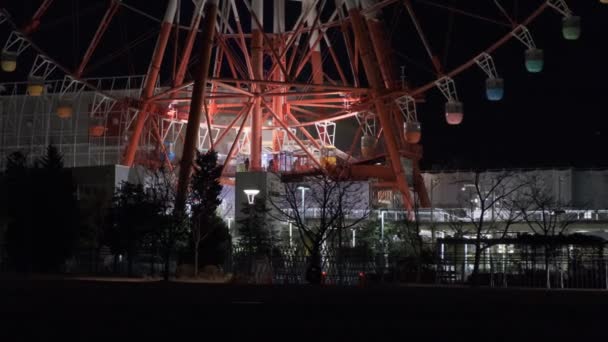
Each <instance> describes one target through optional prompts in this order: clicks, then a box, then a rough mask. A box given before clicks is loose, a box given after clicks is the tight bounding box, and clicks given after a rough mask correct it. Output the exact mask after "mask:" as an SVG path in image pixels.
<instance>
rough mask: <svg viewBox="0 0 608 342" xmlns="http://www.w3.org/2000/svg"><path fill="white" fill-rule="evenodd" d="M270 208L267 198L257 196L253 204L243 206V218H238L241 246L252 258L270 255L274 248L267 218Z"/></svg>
mask: <svg viewBox="0 0 608 342" xmlns="http://www.w3.org/2000/svg"><path fill="white" fill-rule="evenodd" d="M269 211H270V210H269V209H268V208H267V207H266V200H265V199H263V198H260V197H258V198H256V199H255V201H254V203H253V204H247V205H246V206H244V207H243V209H242V213H243V214H244V215H245V216H244V217H243V218H241V219H239V220H237V221H236V222H237V224H238V232H239V246H240V247H242V248H243V250H244V251H246V253H247V255H248V256H249V257H250V258H254V257H257V256H268V257H269V256H270V250H271V248H272V242H273V241H272V238H273V236H272V233H271V232H270V230H269V228H268V226H267V224H266V220H267V216H266V214H267V213H268V212H269Z"/></svg>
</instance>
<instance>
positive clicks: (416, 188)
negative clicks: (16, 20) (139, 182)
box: [15, 0, 555, 210]
mask: <svg viewBox="0 0 608 342" xmlns="http://www.w3.org/2000/svg"><path fill="white" fill-rule="evenodd" d="M194 2H195V8H194V11H193V13H192V16H191V20H190V24H189V25H188V26H181V25H179V20H176V17H179V14H180V11H179V10H178V9H179V8H181V6H182V4H181V2H180V1H179V0H168V1H167V2H166V3H167V5H166V10H165V15H164V18H163V19H162V20H159V21H160V32H159V34H158V38H157V42H156V47H155V49H154V51H153V52H152V55H151V60H150V64H149V68H148V71H147V74H146V79H145V83H144V86H143V91H142V93H141V97H140V98H137V99H128V101H127V103H126V105H128V106H130V107H131V108H132V109H133V110H135V111H137V113H138V115H137V117H136V118H135V120H134V123H133V125H132V126H131V130H130V134H129V143H128V145H127V147H126V150H125V152H124V157H123V160H122V163H123V164H124V165H127V166H132V165H134V164H135V163H138V162H139V161H140V160H139V159H138V157H137V156H138V146H139V143H140V140H141V136H142V134H143V133H144V131H145V130H147V129H149V130H151V131H152V132H151V134H152V135H153V136H154V137H156V138H157V140H158V141H157V143H158V149H159V150H160V151H161V152H162V153H163V154H164V155H165V156H168V152H167V150H166V147H165V145H164V144H163V138H162V135H161V132H160V131H161V130H162V127H159V125H158V124H156V123H154V124H149V125H147V122H148V121H150V118H153V117H156V116H162V115H166V112H167V111H168V110H171V109H173V108H174V107H178V106H179V107H180V108H185V109H184V110H187V111H188V120H187V121H188V123H187V128H186V133H185V134H184V137H183V139H182V140H183V148H182V150H183V152H182V156H181V158H178V161H179V166H180V168H179V169H180V171H179V184H180V185H179V191H178V192H179V195H178V196H179V200H178V206H183V201H184V198H185V193H186V191H187V184H188V179H189V177H190V170H191V167H192V160H193V158H194V155H195V151H196V149H197V148H199V146H200V144H197V141H198V140H199V138H200V137H199V134H200V126H201V124H203V125H204V126H206V129H207V132H208V134H207V135H206V139H207V140H208V141H207V143H208V146H209V148H210V149H217V148H218V147H219V146H220V144H221V143H223V142H225V141H226V140H227V139H232V142H231V143H230V147H229V148H228V151H227V152H226V157H225V159H224V161H223V163H224V174H223V177H224V178H223V179H224V182H225V183H230V182H231V177H232V176H233V174H232V173H233V172H234V171H233V170H230V168H229V167H228V165H229V164H230V163H231V160H232V159H233V158H235V155H236V154H237V153H238V152H239V151H241V150H242V149H243V148H244V147H243V146H244V144H245V141H248V145H249V147H248V150H249V169H250V170H253V171H257V170H262V164H263V163H262V156H263V150H264V147H263V146H264V145H265V147H266V148H267V149H270V150H271V152H272V155H273V161H274V163H275V165H278V164H279V160H278V158H279V153H280V152H281V150H282V149H283V148H284V145H285V142H286V141H289V142H290V143H291V144H292V145H294V146H295V148H296V149H297V150H298V151H299V156H300V159H299V160H301V161H305V162H300V164H298V167H295V166H294V168H293V169H291V170H289V171H288V172H289V173H291V174H309V173H311V172H325V173H329V174H334V175H336V176H338V177H341V178H343V179H356V180H363V179H377V183H376V184H377V186H378V187H383V188H391V189H394V190H397V191H398V192H399V193H400V194H401V196H402V202H403V205H404V207H405V208H406V209H408V210H411V209H412V207H413V205H414V202H413V201H414V200H413V198H412V193H413V192H415V193H417V194H418V195H419V199H420V205H421V206H423V207H426V206H428V205H429V200H428V196H427V194H426V189H425V187H424V182H423V181H422V177H421V174H420V169H419V161H420V159H421V157H422V147H421V145H420V144H419V143H417V141H415V142H412V141H410V140H408V138H407V134H406V132H404V130H403V129H402V127H404V124H407V123H408V121H410V120H412V116H411V115H409V114H411V113H408V115H401V112H400V110H399V106H398V105H396V104H395V100H396V99H397V98H401V97H403V96H409V97H411V98H413V99H417V100H420V99H421V98H422V96H424V93H425V92H427V91H428V90H430V89H431V88H434V87H436V86H438V83H437V82H436V81H432V82H429V83H427V84H424V85H421V86H420V85H419V86H417V87H416V86H412V84H413V82H412V80H408V82H407V84H408V86H405V85H404V84H402V82H399V81H398V79H397V78H398V77H397V75H398V73H397V72H396V67H395V66H396V63H395V62H396V61H395V58H394V56H393V55H392V52H391V46H390V45H391V44H390V39H389V37H388V35H387V33H386V32H385V24H384V23H383V21H382V18H381V16H380V15H379V14H378V13H379V11H381V10H382V9H384V8H387V7H390V6H393V7H397V6H404V7H402V8H403V9H404V10H405V11H406V13H408V15H409V17H410V19H411V21H412V23H413V24H414V27H415V29H416V30H417V33H418V35H419V38H420V42H421V43H422V44H423V46H424V49H425V50H426V52H427V53H428V57H429V58H430V61H431V64H432V66H433V68H434V70H435V73H436V79H437V80H440V79H446V77H447V79H449V80H451V78H452V77H455V76H456V75H458V74H459V73H461V72H462V71H464V70H466V69H468V68H469V67H471V66H473V65H475V64H476V61H477V60H476V57H477V56H478V55H476V56H474V57H473V58H471V60H469V61H467V62H466V63H464V64H462V65H460V66H459V67H457V68H455V69H453V70H451V71H445V72H444V67H443V66H442V65H441V63H440V59H439V58H438V56H437V54H435V53H434V52H433V51H432V47H431V45H430V43H429V41H428V39H427V38H426V36H425V34H424V30H423V29H422V27H423V25H422V24H423V23H421V22H420V21H419V18H418V17H417V15H416V11H415V6H413V5H412V1H410V0H405V1H397V0H346V1H343V2H342V4H341V5H340V6H338V7H336V5H335V4H327V3H332V2H331V1H329V2H327V1H321V0H302V1H301V10H300V13H299V17H298V19H297V20H296V22H295V24H294V25H293V27H291V28H287V27H286V23H285V17H286V9H285V7H286V3H287V1H274V8H273V10H274V18H273V20H274V22H273V25H272V27H271V28H270V27H264V24H263V23H265V22H266V23H267V22H269V20H265V18H264V1H262V0H240V1H238V0H230V1H221V2H220V1H218V0H207V1H203V0H198V1H194ZM551 2H555V1H549V2H543V3H541V4H540V5H539V6H538V7H537V9H536V10H535V11H533V12H531V14H529V16H527V17H526V18H525V19H524V20H523V21H522V22H520V23H516V22H515V21H514V20H513V18H510V17H508V15H507V14H506V13H504V14H505V15H507V17H508V18H507V19H508V21H509V22H508V23H506V25H505V26H507V27H510V29H509V32H508V33H507V34H506V35H505V36H504V37H502V38H500V39H498V40H497V41H496V43H495V44H493V45H492V46H490V47H489V48H487V49H486V50H484V51H482V53H485V54H491V53H492V52H494V51H495V50H496V49H497V48H498V47H500V46H501V45H502V44H504V43H506V42H507V41H508V40H509V39H511V38H513V37H516V38H517V32H518V29H519V28H520V27H521V26H525V25H527V24H528V23H530V22H531V21H532V20H534V19H535V18H536V17H537V16H538V15H540V14H541V12H543V11H544V10H545V9H546V8H547V7H548V6H550V5H551V4H550V3H551ZM52 4H53V1H51V0H44V1H43V2H42V4H41V5H40V7H39V8H38V10H37V11H36V12H35V14H34V15H33V17H32V18H31V20H29V21H28V22H27V25H25V26H24V27H23V28H21V29H17V28H15V31H18V32H20V33H21V34H22V35H23V37H25V39H29V38H28V37H29V36H30V35H32V34H33V33H34V32H35V31H36V30H37V29H39V27H40V22H41V20H42V18H43V16H44V14H45V13H46V12H47V11H48V9H49V7H50V6H52ZM121 6H124V7H127V8H126V9H124V10H133V7H132V6H130V5H128V2H127V1H118V0H110V1H109V5H108V7H107V9H106V12H105V15H104V16H103V18H102V19H101V22H100V23H99V25H98V29H97V30H96V32H95V34H94V36H93V37H92V39H91V40H90V42H89V44H88V48H87V50H86V52H85V54H84V56H83V57H82V58H81V59H80V63H79V64H78V66H77V67H76V69H75V70H70V69H68V68H65V67H62V66H59V69H60V70H62V71H64V72H65V73H66V74H68V75H70V76H72V77H73V78H74V79H76V80H81V81H82V82H83V83H85V84H86V81H84V80H82V77H84V76H87V75H86V71H87V69H86V67H87V65H88V64H89V61H90V60H91V58H92V57H93V56H94V55H95V52H96V50H97V48H98V46H99V43H100V41H102V39H103V38H104V34H105V33H106V31H107V29H108V27H109V26H110V24H111V23H112V19H113V17H114V16H115V15H116V13H117V12H118V10H119V8H120V7H121ZM444 7H446V8H447V6H444ZM499 7H500V6H499ZM327 8H330V9H331V11H330V12H331V13H332V14H331V15H330V16H327V15H325V14H324V13H327V11H326V9H327ZM447 9H448V10H452V11H454V12H455V13H458V14H463V13H464V14H465V15H470V16H473V14H471V13H467V12H466V11H464V10H460V9H454V8H451V9H450V8H447ZM501 9H502V8H501ZM139 12H143V11H139ZM243 14H244V15H243ZM477 16H478V15H477ZM478 17H479V16H478ZM244 18H246V19H247V20H248V21H249V22H247V23H245V22H244V20H243V19H244ZM486 19H487V18H486ZM487 20H490V19H487ZM247 30H249V31H247ZM181 31H186V32H185V38H184V39H183V41H182V42H180V41H179V37H180V35H178V33H179V32H181ZM172 32H175V33H176V34H175V36H172V35H171V33H172ZM329 32H333V33H336V34H334V35H332V37H333V38H335V37H339V39H341V45H340V46H341V49H342V50H341V51H337V50H336V48H335V46H336V44H334V42H333V41H332V40H331V39H330V38H329V34H328V33H329ZM171 39H174V40H175V41H174V42H173V43H174V45H175V47H176V48H175V50H174V51H173V54H174V57H173V61H172V63H173V68H172V73H171V82H169V83H167V84H166V85H164V88H161V89H160V90H158V88H157V83H158V82H157V81H158V79H159V75H160V73H161V70H163V68H165V69H166V67H165V65H167V64H171V63H170V51H168V49H167V46H168V44H169V42H170V41H171ZM197 41H198V42H199V44H198V45H199V49H200V50H199V51H198V54H196V55H194V54H193V50H194V47H195V43H196V42H197ZM31 43H32V46H33V47H34V48H35V49H38V48H37V47H36V45H35V42H31ZM178 46H180V47H179V48H180V50H181V53H179V52H178ZM177 55H179V59H178V58H177ZM49 60H51V61H52V60H53V59H52V56H51V57H49ZM193 61H196V65H195V66H194V69H196V72H195V73H194V79H193V80H192V81H188V80H186V75H187V72H188V68H189V64H190V63H191V62H193ZM328 69H330V70H333V71H334V72H335V74H337V75H338V76H339V77H338V79H332V78H331V77H330V76H329V75H328V74H327V72H326V70H328ZM360 75H365V77H360ZM448 95H449V94H448ZM448 95H446V96H448ZM448 97H450V96H448ZM450 98H451V97H450ZM125 101H126V100H122V102H123V103H122V104H121V103H120V102H121V101H118V105H125ZM366 113H367V114H366ZM203 115H204V119H203ZM362 115H370V116H367V118H369V117H371V118H372V120H373V121H374V122H378V124H379V129H377V130H375V131H374V132H372V134H373V137H374V138H375V140H376V141H377V142H380V144H379V146H378V148H376V149H375V150H373V153H372V155H367V156H360V154H359V149H358V148H357V147H358V145H359V139H361V138H362V136H363V135H364V134H367V133H366V132H368V131H367V130H366V128H365V127H364V126H363V125H362V126H361V127H359V129H358V131H357V133H356V134H355V136H354V137H353V138H354V139H353V142H352V144H350V145H349V146H350V148H349V150H348V151H347V152H346V154H345V155H339V154H338V155H337V156H336V158H337V160H339V161H337V162H336V161H335V160H334V159H327V155H323V154H322V155H321V157H320V156H319V153H318V152H319V151H327V150H331V149H332V148H333V146H331V145H333V141H329V140H326V139H325V138H324V137H329V136H331V135H330V132H329V131H328V129H329V128H331V127H332V126H331V125H332V124H333V123H335V122H339V121H342V120H346V119H352V118H360V117H363V116H362ZM220 117H223V118H228V119H229V120H219V118H220ZM414 117H415V113H414ZM366 120H367V119H366ZM315 127H316V128H317V132H316V133H317V134H315V133H314V131H313V130H312V128H315ZM328 127H329V128H328ZM214 129H215V130H219V131H218V132H219V133H218V134H217V136H215V137H214V135H213V134H212V130H214ZM265 131H270V132H271V136H272V137H271V139H270V141H269V142H268V141H267V142H266V144H265V141H264V140H265V138H264V134H263V133H264V132H265ZM266 140H268V139H266ZM330 140H331V139H330ZM334 153H337V152H334ZM168 160H170V159H169V158H165V159H164V162H165V163H168V162H167V161H168ZM408 161H409V162H408ZM161 163H162V162H161ZM168 164H171V165H170V166H173V164H175V165H177V162H174V163H168ZM407 165H409V166H407ZM408 179H409V180H410V181H412V180H413V183H414V184H409V182H408Z"/></svg>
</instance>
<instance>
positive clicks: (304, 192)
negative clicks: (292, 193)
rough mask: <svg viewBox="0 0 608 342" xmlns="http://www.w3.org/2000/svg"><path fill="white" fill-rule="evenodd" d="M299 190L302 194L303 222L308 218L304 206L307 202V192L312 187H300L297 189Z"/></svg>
mask: <svg viewBox="0 0 608 342" xmlns="http://www.w3.org/2000/svg"><path fill="white" fill-rule="evenodd" d="M297 189H298V190H300V191H301V192H302V221H304V218H305V217H306V207H305V206H304V203H305V200H306V191H308V190H310V187H309V186H307V185H300V186H298V187H297Z"/></svg>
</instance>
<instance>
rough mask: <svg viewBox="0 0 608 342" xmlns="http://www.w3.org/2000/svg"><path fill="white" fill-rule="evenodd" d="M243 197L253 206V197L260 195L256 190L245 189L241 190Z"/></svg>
mask: <svg viewBox="0 0 608 342" xmlns="http://www.w3.org/2000/svg"><path fill="white" fill-rule="evenodd" d="M243 192H244V193H245V195H247V203H249V204H253V203H254V201H255V196H256V195H257V194H259V193H260V190H258V189H245V190H243Z"/></svg>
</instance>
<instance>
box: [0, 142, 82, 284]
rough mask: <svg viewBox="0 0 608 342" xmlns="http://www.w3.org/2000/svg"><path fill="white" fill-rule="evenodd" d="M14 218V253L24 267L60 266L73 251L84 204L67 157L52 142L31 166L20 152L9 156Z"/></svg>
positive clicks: (14, 261) (41, 269) (45, 268)
mask: <svg viewBox="0 0 608 342" xmlns="http://www.w3.org/2000/svg"><path fill="white" fill-rule="evenodd" d="M7 162H8V163H7V179H9V184H10V185H9V186H8V187H7V191H6V195H7V197H6V198H7V199H8V200H9V205H8V206H9V212H10V213H11V214H10V216H11V217H10V223H9V231H8V232H7V240H8V244H9V248H8V249H9V258H10V259H11V261H12V265H13V266H14V267H15V268H16V269H17V270H21V271H38V272H56V271H60V270H61V267H62V266H63V265H64V263H65V261H66V260H67V258H69V257H70V256H72V255H73V253H74V249H75V247H76V242H77V237H78V217H79V214H78V213H79V208H78V202H77V199H76V187H75V185H74V182H73V179H72V174H71V173H70V172H69V170H66V169H63V157H62V156H61V153H59V152H58V151H57V149H56V148H55V147H54V146H52V145H50V146H48V148H47V150H46V154H45V155H44V156H42V157H41V158H40V159H39V160H38V161H36V163H35V165H36V167H34V168H31V167H28V165H27V163H26V158H25V156H24V155H23V154H21V153H13V154H11V155H10V156H9V158H8V161H7Z"/></svg>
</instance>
